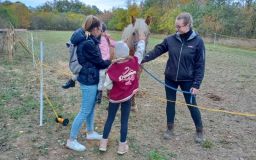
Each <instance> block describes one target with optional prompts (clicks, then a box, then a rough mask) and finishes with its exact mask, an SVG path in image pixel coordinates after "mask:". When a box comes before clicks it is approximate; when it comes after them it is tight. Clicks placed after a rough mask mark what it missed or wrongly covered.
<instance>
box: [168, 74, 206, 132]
mask: <svg viewBox="0 0 256 160" xmlns="http://www.w3.org/2000/svg"><path fill="white" fill-rule="evenodd" d="M165 83H166V84H167V85H168V86H171V87H173V88H175V89H177V88H178V86H180V88H181V90H182V91H187V92H189V91H190V89H191V87H192V84H193V82H192V81H178V82H177V81H170V80H167V79H165ZM165 92H166V98H167V99H168V100H170V101H176V93H177V91H176V90H173V89H170V88H168V87H165ZM183 95H184V98H185V101H186V103H187V104H190V98H191V94H188V93H183ZM170 101H168V102H167V106H166V117H167V124H173V123H174V117H175V102H170ZM192 105H197V103H196V97H195V96H193V97H192ZM187 106H188V109H189V111H190V114H191V117H192V119H193V121H194V124H195V126H196V128H199V129H201V128H203V125H202V119H201V113H200V111H199V109H198V108H197V107H192V106H189V105H187Z"/></svg>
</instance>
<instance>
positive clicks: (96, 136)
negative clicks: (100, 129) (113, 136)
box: [86, 131, 102, 140]
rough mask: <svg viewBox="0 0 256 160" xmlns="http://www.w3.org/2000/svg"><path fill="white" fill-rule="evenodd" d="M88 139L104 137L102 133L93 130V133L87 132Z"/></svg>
mask: <svg viewBox="0 0 256 160" xmlns="http://www.w3.org/2000/svg"><path fill="white" fill-rule="evenodd" d="M86 139H87V140H101V139H102V135H101V134H99V133H97V132H95V131H93V132H92V133H87V135H86Z"/></svg>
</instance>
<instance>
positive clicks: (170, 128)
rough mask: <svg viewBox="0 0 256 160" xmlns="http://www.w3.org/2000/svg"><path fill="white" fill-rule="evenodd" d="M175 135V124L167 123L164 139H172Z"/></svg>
mask: <svg viewBox="0 0 256 160" xmlns="http://www.w3.org/2000/svg"><path fill="white" fill-rule="evenodd" d="M173 136H174V133H173V124H168V125H167V130H166V131H165V132H164V135H163V137H164V139H168V140H169V139H172V137H173Z"/></svg>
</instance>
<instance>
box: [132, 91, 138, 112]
mask: <svg viewBox="0 0 256 160" xmlns="http://www.w3.org/2000/svg"><path fill="white" fill-rule="evenodd" d="M131 111H133V112H138V107H137V104H136V100H135V95H133V96H132V98H131Z"/></svg>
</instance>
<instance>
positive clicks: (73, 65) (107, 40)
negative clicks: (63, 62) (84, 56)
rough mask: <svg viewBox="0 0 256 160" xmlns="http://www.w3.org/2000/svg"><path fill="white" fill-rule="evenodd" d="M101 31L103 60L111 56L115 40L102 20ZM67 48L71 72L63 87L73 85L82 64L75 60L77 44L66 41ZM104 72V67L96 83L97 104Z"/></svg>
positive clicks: (99, 102)
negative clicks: (70, 76)
mask: <svg viewBox="0 0 256 160" xmlns="http://www.w3.org/2000/svg"><path fill="white" fill-rule="evenodd" d="M101 25H102V33H101V36H100V37H99V38H100V44H99V47H100V52H101V56H102V59H103V60H110V59H111V57H113V56H112V55H113V53H110V52H111V51H112V52H113V49H112V48H114V45H115V41H114V40H113V39H112V38H111V37H110V35H109V34H108V33H107V31H106V30H107V26H106V25H105V23H103V22H102V24H101ZM87 37H88V35H86V37H85V38H87ZM66 46H67V48H68V49H69V50H68V51H69V69H70V71H71V72H72V73H73V75H72V78H71V79H69V80H68V81H67V82H66V83H65V84H64V85H62V88H63V89H68V88H70V87H75V84H76V80H77V76H78V73H79V72H80V70H81V68H82V66H81V65H80V64H79V62H78V60H77V54H76V50H77V46H76V45H74V44H72V43H71V41H69V42H67V43H66ZM105 73H106V69H102V70H100V80H99V84H98V93H97V98H96V101H97V103H98V104H101V99H102V88H103V83H104V80H105Z"/></svg>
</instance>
